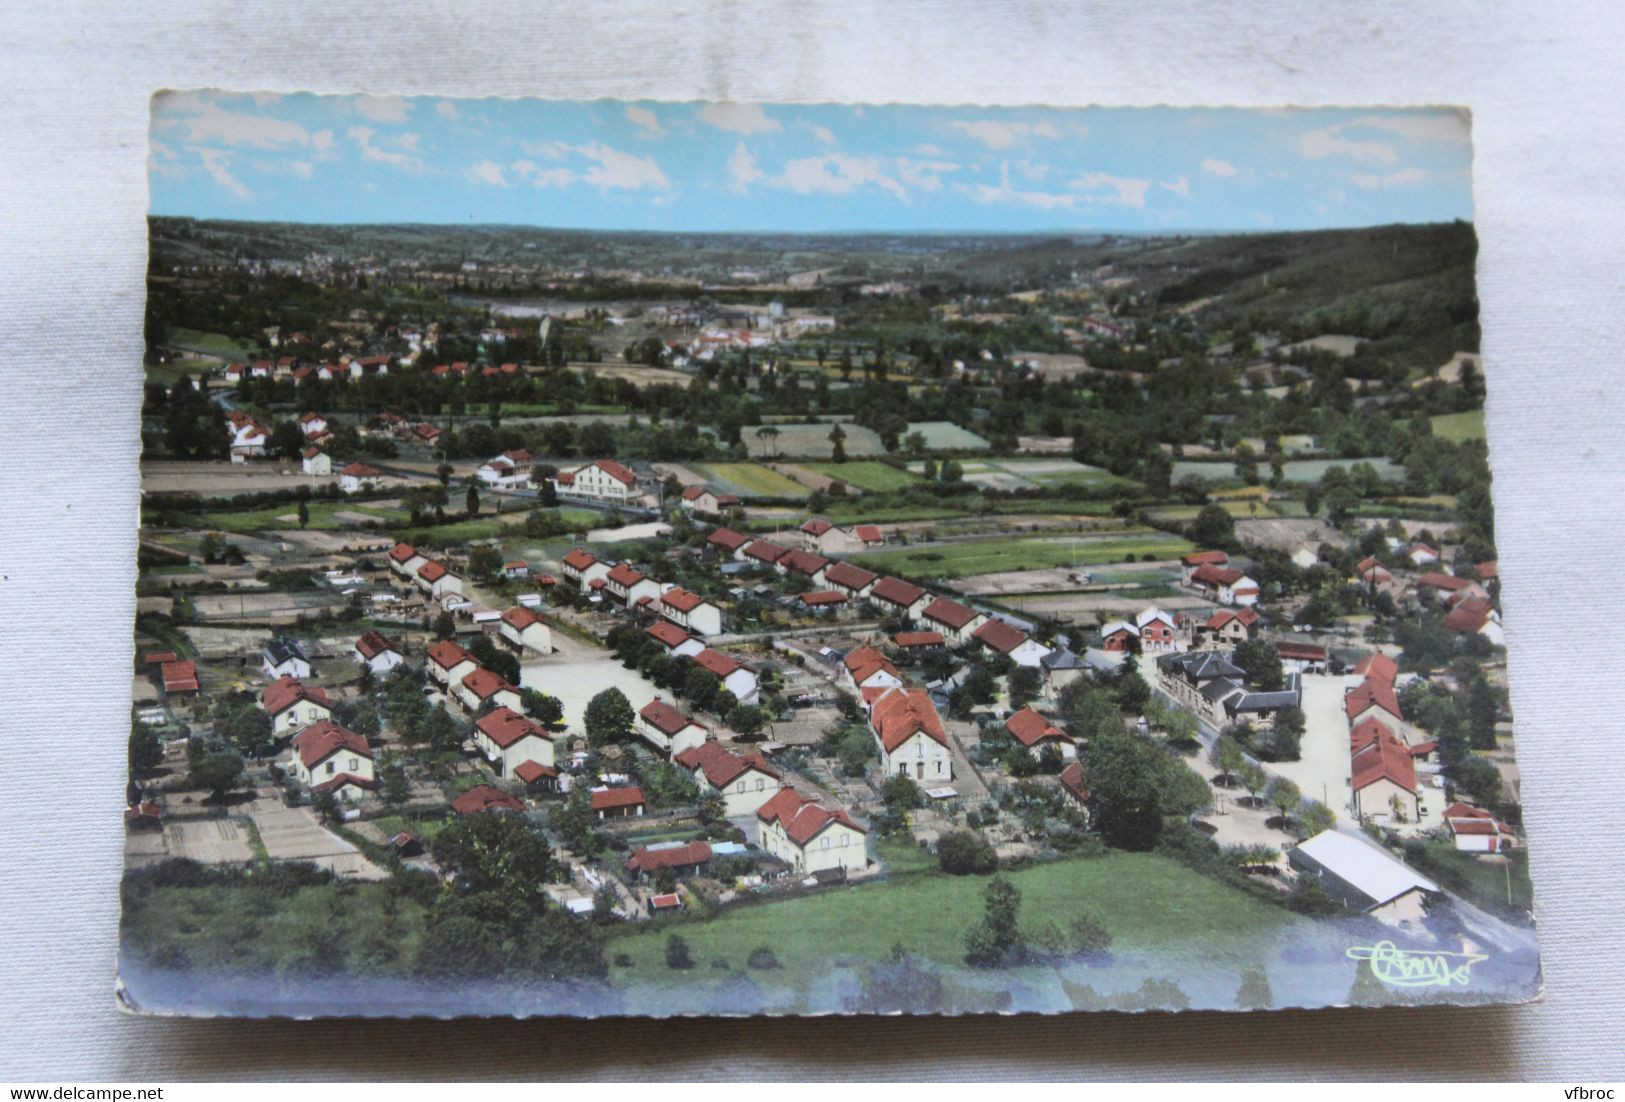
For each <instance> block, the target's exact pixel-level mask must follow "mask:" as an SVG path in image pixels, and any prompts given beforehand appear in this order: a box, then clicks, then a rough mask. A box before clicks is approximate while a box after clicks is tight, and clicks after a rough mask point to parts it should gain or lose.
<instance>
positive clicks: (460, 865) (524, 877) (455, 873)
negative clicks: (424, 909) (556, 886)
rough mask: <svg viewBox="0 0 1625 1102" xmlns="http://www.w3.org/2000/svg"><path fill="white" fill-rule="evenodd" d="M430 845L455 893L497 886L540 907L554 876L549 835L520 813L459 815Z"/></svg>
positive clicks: (520, 900)
mask: <svg viewBox="0 0 1625 1102" xmlns="http://www.w3.org/2000/svg"><path fill="white" fill-rule="evenodd" d="M430 849H431V850H432V851H433V853H434V859H435V861H436V862H438V863H439V865H440V867H441V868H442V869H444V870H445V871H446V872H447V873H449V874H450V875H451V877H452V879H453V883H454V886H455V887H456V889H457V891H458V892H459V893H464V894H473V893H479V892H496V893H499V894H500V895H502V896H505V897H506V898H508V899H510V900H514V901H516V902H518V903H520V904H523V905H525V906H527V907H529V908H531V909H533V910H539V909H540V908H541V906H542V902H543V900H544V899H545V898H546V896H545V893H544V891H543V888H544V886H545V885H546V884H547V883H549V882H550V881H551V880H552V878H553V856H552V850H551V849H549V848H548V845H547V839H545V838H543V837H542V835H541V834H540V833H539V832H538V831H537V830H536V828H534V827H533V826H531V824H530V823H529V822H528V821H527V820H526V819H525V818H524V817H522V816H519V815H505V814H501V813H499V812H486V813H483V814H480V815H462V816H459V817H458V818H456V819H454V820H452V821H451V822H450V823H448V824H447V825H446V827H445V828H444V829H443V830H441V831H440V833H439V834H437V835H435V837H434V841H433V842H431V843H430Z"/></svg>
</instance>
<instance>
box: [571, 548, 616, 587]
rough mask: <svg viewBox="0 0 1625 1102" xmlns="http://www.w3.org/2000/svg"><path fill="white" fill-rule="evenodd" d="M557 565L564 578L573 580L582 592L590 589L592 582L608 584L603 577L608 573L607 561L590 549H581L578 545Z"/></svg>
mask: <svg viewBox="0 0 1625 1102" xmlns="http://www.w3.org/2000/svg"><path fill="white" fill-rule="evenodd" d="M559 566H560V567H561V568H562V570H563V573H564V577H565V580H567V581H571V582H574V583H575V584H576V587H577V589H579V590H580V591H581V592H582V593H585V592H587V591H588V590H589V589H592V588H593V584H592V583H593V582H602V583H604V584H605V585H607V584H608V583H607V582H605V581H604V579H605V578H606V577H607V576H608V575H609V563H607V562H604V561H603V560H601V559H600V558H598V556H596V555H594V554H593V553H592V552H591V551H583V550H582V549H581V548H579V547H578V548H576V549H575V550H574V551H571V552H570V553H569V554H568V555H566V556H564V558H563V559H562V560H560V562H559ZM600 588H601V587H600Z"/></svg>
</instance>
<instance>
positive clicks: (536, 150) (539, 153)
mask: <svg viewBox="0 0 1625 1102" xmlns="http://www.w3.org/2000/svg"><path fill="white" fill-rule="evenodd" d="M519 148H520V149H523V150H524V151H525V152H526V153H529V154H530V155H531V156H533V157H546V158H548V159H549V160H553V161H561V160H563V159H564V158H565V157H566V156H567V155H568V154H569V153H570V152H571V151H572V150H573V149H574V147H573V146H568V145H565V144H564V143H563V142H520V143H519Z"/></svg>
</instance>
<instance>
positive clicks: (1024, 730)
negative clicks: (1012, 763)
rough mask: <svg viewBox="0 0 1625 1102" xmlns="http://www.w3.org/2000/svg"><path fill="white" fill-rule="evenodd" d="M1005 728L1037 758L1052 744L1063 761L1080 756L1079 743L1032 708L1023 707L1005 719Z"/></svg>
mask: <svg viewBox="0 0 1625 1102" xmlns="http://www.w3.org/2000/svg"><path fill="white" fill-rule="evenodd" d="M1004 729H1005V730H1006V731H1009V732H1010V737H1011V738H1013V739H1015V740H1016V741H1017V742H1018V743H1020V744H1021V745H1022V746H1023V747H1025V748H1026V750H1027V752H1028V753H1029V754H1031V755H1032V756H1033V757H1035V758H1036V757H1038V756H1039V755H1040V754H1042V753H1043V752H1044V750H1045V748H1046V747H1051V746H1053V747H1054V748H1055V752H1056V753H1057V754H1059V755H1060V756H1061V760H1063V761H1071V760H1073V759H1074V758H1076V757H1077V756H1078V744H1077V742H1076V741H1075V740H1074V739H1073V738H1072V736H1071V735H1069V734H1067V733H1066V732H1065V731H1063V730H1061V729H1060V728H1059V727H1057V726H1055V724H1053V723H1051V722H1050V721H1049V720H1048V719H1045V718H1044V717H1043V716H1042V715H1040V714H1039V713H1038V712H1036V711H1034V710H1033V709H1032V708H1023V709H1021V710H1020V711H1019V712H1015V713H1014V714H1012V715H1011V716H1010V717H1009V718H1008V719H1006V720H1005V721H1004Z"/></svg>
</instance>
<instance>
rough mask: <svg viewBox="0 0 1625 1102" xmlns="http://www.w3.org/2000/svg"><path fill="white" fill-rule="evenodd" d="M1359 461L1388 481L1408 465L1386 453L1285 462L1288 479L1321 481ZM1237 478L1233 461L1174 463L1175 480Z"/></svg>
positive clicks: (1262, 466)
mask: <svg viewBox="0 0 1625 1102" xmlns="http://www.w3.org/2000/svg"><path fill="white" fill-rule="evenodd" d="M1356 463H1369V464H1371V466H1372V467H1374V468H1375V469H1376V472H1377V475H1378V477H1380V478H1382V479H1383V480H1384V481H1387V482H1402V481H1404V479H1405V468H1404V467H1401V466H1400V465H1399V464H1398V463H1395V462H1394V461H1393V460H1391V459H1389V458H1387V457H1386V456H1380V455H1379V456H1368V457H1365V458H1359V459H1289V460H1287V461H1286V464H1285V475H1286V480H1287V481H1288V482H1318V481H1320V477H1321V475H1323V474H1325V473H1326V472H1327V471H1328V470H1329V469H1331V468H1332V467H1342V468H1343V469H1344V470H1345V471H1346V470H1348V469H1349V468H1350V467H1353V466H1354V465H1355V464H1356ZM1258 469H1259V473H1260V474H1268V473H1269V465H1268V464H1267V463H1265V462H1264V461H1263V459H1262V458H1260V460H1259V464H1258ZM1235 477H1236V465H1235V464H1234V463H1219V462H1214V463H1198V462H1193V461H1190V460H1181V461H1179V462H1178V463H1175V464H1174V472H1173V481H1174V482H1176V483H1177V482H1179V481H1180V480H1181V479H1185V478H1202V479H1206V480H1207V481H1209V482H1227V481H1231V480H1234V479H1235Z"/></svg>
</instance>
